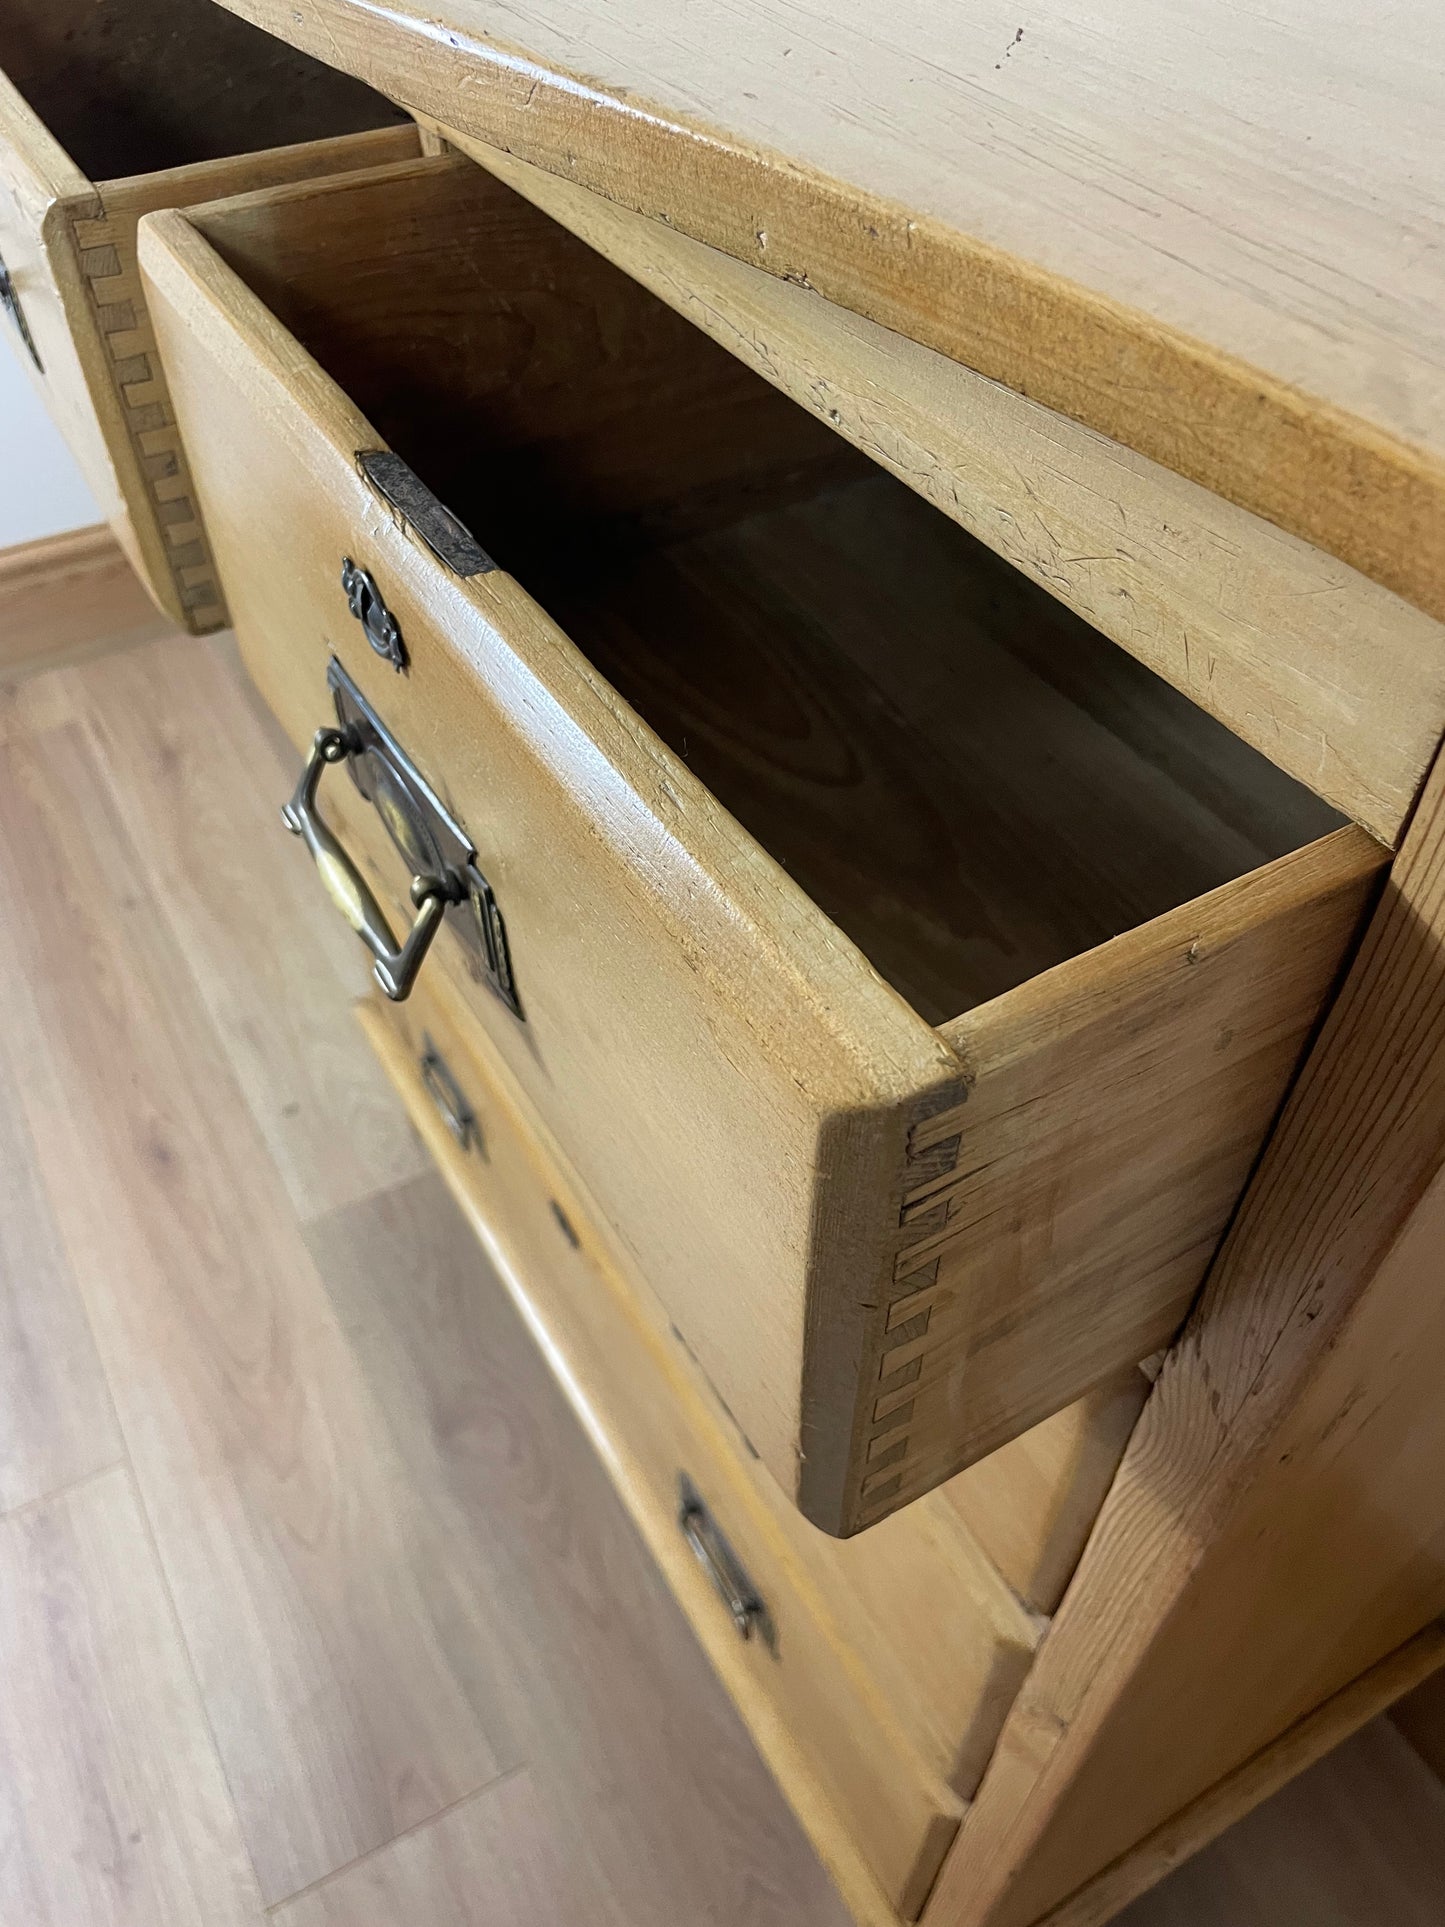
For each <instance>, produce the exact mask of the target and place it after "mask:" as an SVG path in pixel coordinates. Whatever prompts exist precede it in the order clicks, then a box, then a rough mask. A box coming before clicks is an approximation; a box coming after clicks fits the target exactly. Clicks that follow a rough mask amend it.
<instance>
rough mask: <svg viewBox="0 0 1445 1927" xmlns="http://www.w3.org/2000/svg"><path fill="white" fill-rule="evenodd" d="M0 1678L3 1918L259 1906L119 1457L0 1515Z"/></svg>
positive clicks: (212, 1926)
mask: <svg viewBox="0 0 1445 1927" xmlns="http://www.w3.org/2000/svg"><path fill="white" fill-rule="evenodd" d="M0 1678H3V1684H0V1920H3V1921H4V1922H5V1923H6V1927H202V1923H204V1927H249V1924H250V1923H252V1922H259V1921H260V1920H261V1918H262V1914H261V1896H260V1893H259V1892H258V1890H257V1886H256V1879H255V1875H254V1874H253V1872H252V1871H251V1867H250V1864H249V1862H248V1860H247V1858H246V1854H245V1850H244V1848H243V1846H242V1843H241V1834H240V1828H239V1826H238V1824H237V1821H236V1814H235V1809H234V1808H233V1806H232V1804H231V1798H230V1795H229V1793H228V1792H227V1790H226V1783H225V1780H224V1778H223V1776H222V1773H221V1768H220V1763H219V1762H218V1760H217V1758H216V1753H215V1748H214V1746H213V1745H212V1742H211V1737H210V1734H209V1732H208V1731H207V1728H206V1721H205V1716H204V1714H203V1712H202V1710H201V1705H200V1701H199V1698H198V1697H197V1694H196V1689H195V1682H194V1680H193V1678H192V1675H191V1671H190V1667H189V1664H188V1661H187V1659H186V1654H185V1649H184V1647H183V1646H182V1644H181V1639H180V1635H179V1633H178V1632H177V1630H176V1626H175V1620H174V1616H173V1614H172V1611H171V1604H170V1601H169V1599H168V1598H167V1596H166V1590H165V1586H164V1584H163V1582H162V1579H161V1576H160V1573H159V1571H158V1570H157V1568H156V1563H155V1558H154V1554H153V1552H152V1549H151V1544H150V1540H149V1538H148V1536H147V1532H146V1528H145V1524H144V1522H143V1520H142V1518H141V1514H140V1510H139V1507H138V1506H137V1504H136V1502H135V1497H134V1494H133V1491H132V1488H131V1484H130V1478H129V1475H128V1473H126V1472H125V1471H124V1470H114V1471H109V1472H105V1473H102V1474H101V1475H100V1476H99V1477H98V1478H95V1479H92V1480H90V1481H88V1482H87V1483H86V1484H84V1485H81V1486H78V1487H76V1488H75V1489H74V1490H73V1491H71V1492H68V1493H64V1494H62V1495H61V1496H60V1497H58V1498H55V1499H49V1500H45V1501H43V1502H42V1503H41V1504H39V1505H36V1506H31V1507H28V1508H27V1509H26V1510H25V1511H24V1512H22V1513H19V1514H17V1515H15V1516H14V1517H12V1518H9V1519H6V1520H4V1521H3V1522H0Z"/></svg>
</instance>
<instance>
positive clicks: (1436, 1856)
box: [1117, 1719, 1445, 1927]
mask: <svg viewBox="0 0 1445 1927" xmlns="http://www.w3.org/2000/svg"><path fill="white" fill-rule="evenodd" d="M1442 1920H1445V1787H1442V1786H1441V1784H1440V1782H1439V1781H1438V1780H1437V1779H1436V1778H1435V1776H1434V1774H1433V1773H1431V1771H1430V1769H1429V1768H1428V1767H1427V1766H1426V1765H1425V1763H1424V1761H1423V1760H1421V1759H1420V1757H1419V1755H1418V1754H1416V1753H1415V1751H1414V1750H1413V1749H1412V1748H1411V1746H1410V1745H1409V1743H1408V1742H1407V1741H1406V1740H1405V1739H1404V1738H1403V1736H1402V1735H1401V1734H1400V1733H1399V1731H1398V1730H1397V1729H1396V1728H1395V1727H1394V1725H1393V1724H1392V1723H1391V1722H1390V1721H1389V1720H1388V1719H1380V1720H1375V1721H1373V1722H1372V1723H1371V1724H1370V1725H1369V1726H1366V1727H1363V1728H1362V1729H1361V1730H1360V1731H1359V1732H1358V1733H1356V1734H1355V1735H1354V1736H1353V1737H1352V1738H1351V1739H1348V1740H1346V1741H1345V1742H1344V1744H1343V1745H1342V1746H1339V1747H1337V1748H1336V1749H1335V1751H1334V1752H1333V1753H1330V1754H1327V1755H1326V1757H1325V1758H1324V1759H1323V1760H1321V1761H1320V1762H1319V1764H1318V1765H1316V1766H1313V1767H1311V1768H1310V1769H1309V1771H1308V1772H1307V1773H1302V1774H1301V1775H1300V1777H1299V1778H1298V1779H1297V1780H1293V1781H1291V1782H1290V1784H1289V1785H1288V1786H1287V1787H1285V1788H1283V1789H1282V1791H1280V1792H1279V1793H1276V1794H1275V1795H1274V1797H1273V1798H1272V1799H1270V1800H1267V1801H1266V1802H1265V1803H1264V1805H1263V1806H1260V1807H1256V1808H1255V1810H1254V1812H1253V1813H1249V1814H1246V1815H1245V1817H1244V1819H1242V1820H1240V1821H1238V1822H1236V1824H1235V1825H1234V1826H1232V1827H1231V1828H1230V1829H1229V1831H1228V1833H1225V1834H1222V1835H1221V1836H1220V1838H1219V1839H1218V1840H1216V1841H1215V1842H1214V1843H1213V1845H1212V1846H1208V1847H1206V1848H1205V1849H1204V1851H1203V1852H1202V1853H1200V1854H1197V1855H1196V1856H1195V1858H1194V1859H1193V1860H1190V1861H1188V1862H1186V1864H1185V1865H1184V1866H1182V1867H1180V1868H1179V1869H1178V1870H1177V1871H1176V1872H1174V1873H1172V1874H1171V1875H1170V1876H1169V1878H1168V1879H1167V1880H1165V1881H1163V1882H1162V1883H1161V1884H1160V1885H1159V1886H1158V1887H1156V1888H1155V1889H1154V1890H1153V1892H1152V1893H1147V1894H1144V1895H1143V1896H1142V1897H1141V1898H1140V1899H1138V1900H1136V1901H1135V1902H1134V1903H1133V1905H1132V1906H1130V1907H1126V1908H1125V1910H1124V1912H1123V1913H1122V1914H1120V1915H1119V1916H1118V1923H1117V1927H1440V1922H1441V1921H1442Z"/></svg>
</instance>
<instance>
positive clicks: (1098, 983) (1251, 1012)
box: [853, 826, 1387, 1526]
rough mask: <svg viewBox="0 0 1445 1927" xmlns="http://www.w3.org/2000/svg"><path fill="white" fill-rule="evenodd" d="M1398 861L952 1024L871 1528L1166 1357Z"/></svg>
mask: <svg viewBox="0 0 1445 1927" xmlns="http://www.w3.org/2000/svg"><path fill="white" fill-rule="evenodd" d="M1386 860H1387V853H1386V852H1385V851H1384V850H1383V849H1382V848H1381V847H1380V845H1378V844H1377V843H1376V842H1375V841H1374V840H1373V838H1371V837H1369V836H1367V835H1366V833H1365V832H1364V831H1363V830H1359V829H1356V828H1354V827H1353V826H1351V827H1348V828H1345V829H1342V830H1337V831H1335V832H1333V833H1332V834H1331V835H1329V836H1327V837H1324V838H1322V839H1321V840H1320V841H1319V842H1317V843H1314V844H1311V845H1310V846H1308V847H1307V848H1306V849H1303V850H1299V851H1296V852H1295V853H1294V854H1293V855H1291V856H1287V857H1283V858H1281V859H1280V860H1279V861H1277V862H1275V863H1272V864H1268V865H1266V866H1265V867H1264V868H1263V869H1261V870H1257V871H1255V872H1254V873H1253V875H1251V876H1248V877H1245V878H1243V879H1241V881H1240V882H1238V883H1236V884H1231V885H1229V886H1227V887H1226V888H1225V889H1223V890H1217V891H1214V892H1212V893H1211V894H1210V895H1209V896H1207V897H1202V898H1200V899H1198V900H1197V901H1196V902H1194V903H1191V904H1187V905H1185V906H1184V907H1183V908H1181V909H1180V910H1178V911H1175V912H1173V913H1171V914H1170V915H1169V916H1167V917H1161V918H1159V919H1157V920H1156V921H1155V922H1154V923H1152V924H1148V925H1145V926H1144V927H1143V928H1142V929H1140V930H1136V931H1132V932H1130V933H1129V934H1128V935H1127V936H1124V937H1120V938H1117V939H1116V940H1115V941H1114V942H1113V943H1111V944H1106V945H1104V946H1102V947H1101V948H1100V949H1099V950H1097V951H1093V952H1091V953H1090V954H1089V955H1088V956H1085V957H1080V958H1076V959H1074V960H1073V961H1072V962H1070V963H1068V964H1066V965H1062V966H1061V967H1060V968H1059V969H1057V970H1053V971H1049V972H1047V973H1046V974H1045V975H1044V976H1042V977H1039V978H1036V979H1034V981H1033V982H1032V983H1030V984H1027V985H1025V986H1023V987H1022V988H1021V989H1019V990H1018V991H1014V992H1011V993H1010V994H1009V996H1007V997H1002V998H999V999H998V1000H996V1002H994V1003H992V1004H988V1005H984V1006H982V1007H980V1009H978V1010H976V1011H972V1012H970V1013H969V1014H968V1015H967V1016H965V1017H962V1018H959V1019H957V1020H955V1021H954V1022H953V1023H951V1024H949V1025H947V1026H945V1034H946V1035H947V1036H948V1037H949V1039H950V1041H951V1042H952V1043H953V1044H954V1046H955V1048H956V1049H958V1051H959V1052H960V1054H961V1056H962V1057H963V1058H964V1060H965V1062H966V1063H967V1064H968V1066H969V1068H970V1073H971V1080H972V1082H971V1088H970V1092H969V1096H968V1099H967V1101H966V1103H964V1104H963V1105H961V1106H959V1107H957V1108H956V1109H955V1110H953V1111H951V1112H947V1113H944V1114H941V1115H940V1116H939V1117H937V1118H935V1119H933V1120H932V1121H931V1122H929V1123H928V1124H926V1125H924V1126H922V1127H921V1128H920V1129H918V1130H916V1131H915V1133H914V1135H913V1140H912V1144H911V1147H910V1149H911V1158H910V1169H911V1170H912V1172H913V1173H914V1174H915V1177H914V1182H913V1183H912V1184H911V1186H910V1188H909V1191H908V1195H907V1198H906V1201H905V1204H904V1208H903V1212H902V1220H901V1247H900V1250H899V1253H898V1258H897V1265H896V1273H895V1281H894V1290H893V1294H892V1298H891V1302H890V1303H889V1304H888V1306H887V1307H885V1308H883V1309H882V1310H880V1313H879V1317H878V1323H877V1329H876V1332H875V1338H874V1346H875V1350H874V1356H875V1358H876V1360H877V1365H876V1385H875V1396H874V1397H873V1400H872V1403H871V1410H870V1409H869V1405H868V1400H867V1398H866V1396H865V1400H864V1422H865V1427H866V1432H867V1440H868V1443H867V1446H866V1448H865V1451H864V1454H863V1459H862V1476H861V1479H860V1480H859V1482H858V1484H857V1486H856V1487H855V1489H854V1499H853V1504H854V1507H855V1511H854V1514H853V1516H854V1519H855V1522H856V1524H857V1525H860V1526H863V1525H868V1524H871V1523H872V1522H873V1521H874V1520H875V1519H878V1518H881V1517H882V1516H884V1514H885V1513H886V1512H888V1511H890V1510H892V1509H893V1508H894V1507H895V1506H899V1505H904V1504H906V1503H907V1502H908V1501H909V1500H910V1499H912V1498H914V1497H916V1496H917V1495H918V1494H919V1493H920V1492H925V1491H928V1490H929V1489H930V1488H931V1487H933V1486H935V1485H936V1484H938V1483H939V1481H940V1480H942V1479H945V1478H948V1477H950V1476H951V1475H952V1474H953V1473H955V1472H957V1471H959V1470H961V1469H962V1468H963V1467H965V1466H967V1465H969V1464H971V1463H972V1462H973V1461H975V1460H977V1459H981V1458H982V1457H984V1456H985V1455H986V1454H987V1453H989V1452H991V1451H993V1450H994V1449H995V1448H996V1447H998V1446H1000V1445H1002V1444H1003V1443H1004V1442H1005V1441H1006V1440H1008V1439H1011V1438H1013V1437H1014V1436H1016V1434H1017V1433H1018V1432H1019V1431H1020V1430H1021V1429H1022V1426H1021V1423H1020V1421H1021V1420H1022V1422H1023V1423H1025V1424H1027V1423H1032V1422H1036V1421H1038V1420H1042V1419H1044V1418H1047V1417H1048V1416H1049V1414H1050V1413H1051V1412H1052V1411H1055V1410H1057V1409H1059V1408H1060V1407H1061V1406H1063V1405H1064V1404H1065V1403H1067V1401H1068V1400H1069V1399H1071V1398H1073V1397H1076V1396H1077V1395H1078V1393H1079V1390H1080V1388H1081V1386H1087V1385H1089V1384H1102V1383H1103V1382H1104V1381H1105V1380H1106V1379H1107V1378H1108V1377H1109V1376H1110V1374H1111V1373H1112V1372H1114V1371H1115V1370H1116V1369H1117V1368H1118V1366H1119V1365H1120V1363H1121V1362H1122V1361H1124V1360H1126V1359H1129V1358H1137V1359H1142V1358H1144V1357H1146V1356H1147V1355H1148V1354H1149V1353H1151V1352H1154V1351H1156V1350H1158V1349H1159V1348H1160V1347H1161V1346H1164V1345H1167V1344H1168V1343H1169V1341H1170V1339H1171V1338H1172V1336H1173V1334H1174V1332H1175V1331H1176V1330H1177V1328H1178V1326H1179V1325H1180V1323H1181V1322H1182V1321H1183V1318H1184V1315H1185V1313H1186V1312H1187V1310H1188V1308H1189V1305H1190V1303H1191V1301H1192V1299H1193V1297H1194V1294H1195V1292H1196V1291H1197V1290H1198V1288H1199V1285H1200V1283H1201V1281H1202V1279H1203V1277H1204V1273H1205V1270H1206V1268H1207V1266H1208V1264H1209V1261H1210V1259H1211V1257H1212V1256H1213V1253H1214V1250H1215V1248H1216V1246H1217V1244H1218V1242H1219V1239H1220V1237H1221V1236H1222V1235H1223V1232H1224V1230H1225V1227H1226V1226H1227V1224H1228V1222H1229V1217H1230V1214H1231V1212H1232V1211H1233V1209H1234V1206H1235V1203H1236V1201H1237V1199H1238V1197H1239V1195H1240V1193H1241V1191H1242V1190H1243V1187H1244V1184H1245V1180H1246V1179H1247V1177H1248V1175H1249V1171H1250V1168H1251V1166H1252V1165H1253V1163H1254V1160H1255V1158H1256V1156H1257V1155H1258V1153H1259V1150H1260V1148H1261V1146H1262V1144H1263V1143H1264V1140H1265V1137H1266V1134H1267V1132H1268V1130H1269V1127H1270V1124H1271V1122H1272V1120H1273V1118H1274V1116H1275V1114H1276V1112H1277V1111H1278V1108H1279V1106H1280V1104H1281V1102H1282V1100H1283V1098H1284V1095H1285V1092H1286V1090H1287V1089H1288V1086H1289V1083H1290V1080H1291V1078H1292V1076H1293V1074H1294V1071H1295V1068H1296V1066H1297V1064H1298V1062H1299V1060H1300V1057H1301V1054H1302V1052H1303V1050H1304V1047H1305V1044H1306V1042H1307V1040H1308V1037H1309V1035H1310V1032H1311V1030H1312V1029H1313V1027H1314V1025H1315V1023H1316V1021H1317V1020H1318V1018H1319V1016H1320V1014H1321V1011H1322V1010H1323V1008H1324V1006H1325V1003H1326V1001H1327V999H1328V997H1329V994H1330V992H1331V990H1332V988H1333V986H1334V984H1335V982H1336V980H1337V978H1338V975H1339V973H1340V970H1341V968H1342V966H1343V964H1344V962H1345V960H1346V958H1347V956H1348V954H1349V952H1350V950H1351V947H1352V945H1353V942H1354V939H1355V937H1356V934H1357V932H1358V930H1359V928H1360V925H1361V922H1362V919H1363V917H1364V915H1365V913H1366V910H1367V909H1368V907H1369V905H1370V903H1371V902H1372V901H1373V899H1374V895H1375V891H1376V888H1377V886H1378V881H1379V878H1380V875H1381V872H1382V869H1383V866H1384V864H1385V862H1386Z"/></svg>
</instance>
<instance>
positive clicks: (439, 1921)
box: [271, 1773, 706, 1927]
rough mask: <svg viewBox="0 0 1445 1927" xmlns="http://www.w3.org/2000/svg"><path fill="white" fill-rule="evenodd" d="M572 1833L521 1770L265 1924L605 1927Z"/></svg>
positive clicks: (605, 1913) (604, 1911)
mask: <svg viewBox="0 0 1445 1927" xmlns="http://www.w3.org/2000/svg"><path fill="white" fill-rule="evenodd" d="M573 1831H574V1828H573V1823H572V1822H570V1821H569V1820H568V1819H567V1817H566V1816H565V1815H563V1814H560V1813H557V1812H555V1811H551V1810H549V1809H548V1807H547V1806H546V1804H545V1803H544V1802H543V1801H542V1800H541V1799H540V1798H539V1795H538V1791H537V1788H536V1786H535V1785H534V1783H533V1781H532V1779H531V1777H530V1776H529V1775H528V1774H526V1773H520V1774H512V1775H511V1776H509V1777H508V1778H507V1779H505V1780H503V1781H502V1782H501V1783H500V1784H499V1785H497V1786H495V1787H488V1788H486V1789H484V1791H482V1792H481V1793H477V1794H474V1795H473V1797H472V1798H471V1799H470V1800H464V1801H463V1802H462V1803H461V1805H460V1806H456V1807H453V1808H452V1809H451V1811H450V1812H449V1813H444V1814H442V1815H441V1816H440V1818H438V1819H436V1820H432V1821H430V1822H428V1824H427V1825H426V1826H424V1827H419V1828H417V1830H416V1831H415V1832H414V1833H408V1834H406V1835H405V1836H404V1837H403V1838H402V1839H400V1840H393V1841H392V1842H391V1843H390V1845H388V1846H385V1847H382V1848H380V1849H379V1850H378V1851H377V1852H376V1853H374V1854H369V1855H368V1856H367V1858H366V1859H365V1860H363V1861H361V1862H359V1863H358V1864H357V1865H356V1866H354V1867H348V1868H346V1869H345V1871H344V1872H342V1873H338V1874H335V1875H333V1876H332V1878H331V1879H330V1880H324V1881H322V1883H321V1884H320V1886H319V1887H316V1888H313V1889H312V1891H311V1892H310V1893H307V1894H303V1895H301V1896H300V1897H299V1898H297V1899H295V1900H291V1901H288V1902H287V1903H286V1904H285V1905H284V1906H282V1907H278V1908H277V1909H276V1911H275V1912H274V1913H273V1914H272V1916H271V1919H272V1922H273V1923H274V1927H413V1923H415V1927H503V1923H505V1927H610V1924H611V1923H613V1922H614V1921H616V1916H615V1915H614V1914H613V1913H612V1911H611V1910H610V1908H608V1906H607V1904H606V1900H605V1898H604V1896H602V1895H601V1894H600V1893H599V1892H598V1891H597V1889H596V1888H595V1887H594V1885H593V1883H592V1882H591V1881H590V1880H589V1879H588V1878H587V1875H586V1872H585V1870H584V1868H583V1865H582V1859H581V1856H580V1855H578V1854H577V1853H576V1852H575V1850H574V1847H573V1839H572V1836H573ZM698 1898H699V1902H700V1904H702V1905H704V1906H705V1905H706V1900H705V1898H704V1897H703V1896H699V1897H698ZM616 1927H622V1923H621V1922H620V1921H616Z"/></svg>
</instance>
